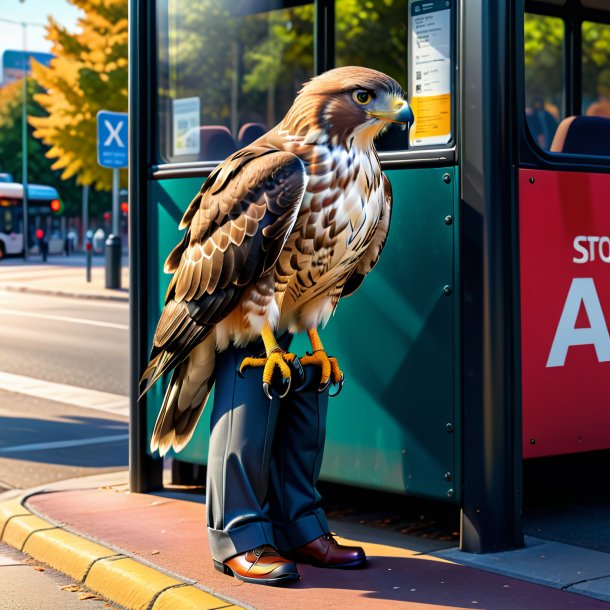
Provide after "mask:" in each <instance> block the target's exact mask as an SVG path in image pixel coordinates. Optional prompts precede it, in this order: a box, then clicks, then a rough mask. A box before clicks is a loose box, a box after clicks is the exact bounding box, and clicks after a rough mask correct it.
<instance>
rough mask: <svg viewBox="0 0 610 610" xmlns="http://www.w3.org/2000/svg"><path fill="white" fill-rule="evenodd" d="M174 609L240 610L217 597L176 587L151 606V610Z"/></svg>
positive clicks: (164, 592)
mask: <svg viewBox="0 0 610 610" xmlns="http://www.w3.org/2000/svg"><path fill="white" fill-rule="evenodd" d="M176 608H184V609H186V608H192V609H193V610H195V609H197V610H217V609H220V608H222V610H240V606H234V605H232V604H230V603H229V602H223V601H222V600H220V599H218V598H217V597H214V596H213V595H210V594H209V593H206V592H205V591H202V590H201V589H197V588H195V587H177V588H175V589H168V590H167V591H163V593H161V595H159V597H157V599H156V600H155V603H154V604H153V606H152V610H175V609H176Z"/></svg>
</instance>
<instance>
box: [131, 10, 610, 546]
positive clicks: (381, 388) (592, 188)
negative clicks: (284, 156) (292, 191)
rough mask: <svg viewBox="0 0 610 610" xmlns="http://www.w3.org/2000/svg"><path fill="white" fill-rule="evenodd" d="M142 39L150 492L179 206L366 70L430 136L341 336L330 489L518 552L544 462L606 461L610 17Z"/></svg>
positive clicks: (334, 347) (488, 17) (137, 285)
mask: <svg viewBox="0 0 610 610" xmlns="http://www.w3.org/2000/svg"><path fill="white" fill-rule="evenodd" d="M130 28H131V43H130V45H131V46H130V53H131V60H130V69H131V85H130V96H131V97H130V113H131V120H130V126H131V134H130V138H131V139H130V146H131V148H130V154H131V158H130V172H131V174H130V176H131V177H130V192H131V193H132V195H133V198H132V201H133V204H132V205H131V206H130V223H131V225H130V226H131V247H132V252H131V256H132V259H131V260H132V266H131V274H132V275H131V303H132V325H131V328H132V370H131V378H132V392H131V402H132V438H131V456H130V468H131V487H132V489H133V490H134V491H144V490H147V489H153V488H155V487H158V486H159V485H161V473H162V466H163V463H162V460H160V459H159V458H158V456H157V455H154V454H151V453H150V451H149V449H148V439H149V438H150V433H151V430H152V425H153V423H154V421H155V418H156V415H157V413H158V410H159V407H160V404H161V400H162V395H163V390H164V388H163V387H162V385H163V384H157V386H158V387H154V388H153V389H152V390H151V391H150V392H149V393H148V394H147V395H146V396H145V397H144V398H143V399H142V400H141V401H140V402H138V380H139V378H140V375H141V373H142V371H143V370H144V368H145V366H146V363H147V360H148V350H149V348H150V344H151V338H152V336H153V333H154V329H155V326H156V322H157V320H158V317H159V313H160V311H161V308H162V307H163V304H164V296H165V291H166V288H167V285H168V282H169V277H168V276H167V275H165V274H164V273H163V271H162V269H163V262H164V260H165V258H166V257H167V255H168V254H169V252H170V251H171V249H172V248H173V247H174V245H175V244H176V243H178V241H179V240H180V239H181V233H180V232H179V231H178V224H179V221H180V218H181V215H182V213H183V211H184V210H185V208H186V206H188V204H189V202H190V201H191V200H192V198H193V196H194V195H195V194H196V193H197V191H198V190H199V188H200V187H201V184H202V183H203V182H204V181H205V179H206V177H207V176H208V175H209V174H210V173H211V172H212V171H213V169H214V167H215V166H216V165H217V164H218V163H219V162H220V161H221V160H222V159H224V158H225V157H226V156H227V155H229V154H231V153H232V152H234V151H236V150H238V149H239V148H241V147H242V146H245V145H247V144H248V143H249V142H251V141H252V140H253V139H255V138H256V137H258V136H259V135H260V134H262V133H264V132H265V131H266V130H267V129H269V128H270V127H272V126H274V125H275V124H276V123H277V122H278V121H279V120H280V119H281V118H282V116H283V114H284V113H285V112H286V110H287V109H288V108H289V107H290V105H291V103H292V101H293V99H294V96H295V95H296V93H297V91H298V90H299V88H300V86H301V84H302V83H303V82H304V81H305V80H307V79H308V78H309V77H311V76H313V75H315V74H319V73H321V72H324V71H326V70H328V69H331V68H333V67H336V66H344V65H362V66H366V67H370V68H375V69H378V70H381V71H382V72H385V73H387V74H389V75H391V76H392V77H394V78H395V79H396V80H397V81H398V82H399V83H400V84H401V86H402V87H403V88H404V90H405V91H407V93H408V96H409V100H410V103H411V106H412V108H413V111H414V114H415V123H414V125H413V127H412V129H411V130H410V133H409V134H408V135H407V134H406V133H404V132H400V131H398V130H397V131H390V132H388V133H387V134H386V135H385V136H384V137H383V138H382V139H381V140H380V141H379V143H378V151H379V157H380V160H381V163H382V167H383V169H384V171H385V172H386V174H387V176H388V178H389V179H390V182H391V183H392V189H393V193H394V205H393V217H392V226H391V229H390V234H389V239H388V242H387V245H386V248H385V250H384V253H383V256H382V257H381V260H380V262H379V264H378V266H377V267H376V268H375V270H374V273H372V274H370V276H369V277H367V279H366V281H365V282H364V283H363V286H362V288H361V289H360V290H359V291H358V294H357V295H355V296H354V297H353V298H352V299H349V300H345V302H343V301H342V302H341V303H340V305H339V308H338V311H337V314H336V316H335V317H334V318H333V319H332V320H331V321H330V323H329V325H328V326H327V328H326V329H325V331H324V340H325V345H327V346H328V349H329V351H330V352H332V353H333V355H335V356H337V357H338V359H339V361H340V362H341V363H342V367H343V368H344V371H345V376H346V380H348V381H346V384H345V388H344V390H343V392H342V393H341V395H340V396H339V397H337V398H335V399H333V400H332V402H331V404H330V406H329V416H328V433H327V443H326V450H325V455H324V462H323V467H322V476H323V477H324V478H325V479H326V480H329V481H335V482H340V483H346V484H350V485H356V486H360V487H363V488H367V489H379V490H390V491H393V492H398V493H402V494H408V495H412V496H417V497H425V498H432V499H435V500H439V501H443V502H446V503H449V504H450V505H453V506H454V507H456V509H459V511H460V514H461V531H460V545H461V548H462V549H463V550H466V551H472V552H490V551H495V550H500V549H506V548H514V547H518V546H521V545H522V544H523V531H522V522H521V514H522V503H523V499H522V477H523V474H522V473H523V471H524V466H526V465H527V464H528V463H534V462H535V463H538V464H545V463H546V462H545V460H548V459H550V458H553V457H554V456H566V455H576V454H587V455H592V456H594V457H595V456H606V457H607V455H608V451H609V450H610V336H609V333H608V325H609V323H610V199H609V198H608V196H607V194H608V193H609V192H610V114H605V112H606V110H607V108H608V107H609V106H610V55H609V54H608V49H610V2H608V1H607V0H536V1H534V0H531V1H530V0H355V1H353V2H342V1H341V0H336V1H334V0H316V1H306V0H254V1H250V2H245V1H241V0H201V1H199V2H197V3H189V4H188V5H185V4H184V3H179V2H177V0H154V1H146V2H145V1H144V0H131V18H130ZM364 320H365V321H366V323H363V321H364ZM355 328H357V329H358V332H357V333H354V329H355ZM295 341H296V346H294V351H296V352H297V353H299V352H304V351H305V350H306V343H304V342H303V343H301V339H300V338H297V339H296V340H295ZM293 345H294V344H293ZM388 355H390V358H389V359H388ZM380 362H383V363H384V364H383V366H380V365H379V363H380ZM208 411H209V409H208ZM208 430H209V412H208V413H207V414H206V413H205V412H204V416H203V418H202V421H201V422H200V424H199V427H198V429H197V431H196V433H195V436H194V438H193V440H192V441H191V442H190V444H189V445H188V446H187V447H186V448H185V449H184V450H183V451H182V452H181V453H180V454H178V455H177V456H174V459H175V460H177V461H176V462H175V463H183V464H187V465H188V464H194V465H197V466H199V465H201V466H203V465H205V462H206V453H207V435H208ZM600 459H601V458H600ZM600 463H602V462H600Z"/></svg>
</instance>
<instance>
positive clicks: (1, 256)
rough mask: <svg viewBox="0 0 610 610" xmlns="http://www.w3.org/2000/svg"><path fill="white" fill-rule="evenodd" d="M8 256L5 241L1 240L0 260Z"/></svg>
mask: <svg viewBox="0 0 610 610" xmlns="http://www.w3.org/2000/svg"><path fill="white" fill-rule="evenodd" d="M5 256H6V250H5V248H4V242H3V241H0V261H1V260H2V259H3V258H4V257H5Z"/></svg>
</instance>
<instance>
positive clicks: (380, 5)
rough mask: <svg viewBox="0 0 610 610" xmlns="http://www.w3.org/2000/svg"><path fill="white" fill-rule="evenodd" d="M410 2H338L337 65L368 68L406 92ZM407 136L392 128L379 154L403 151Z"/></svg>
mask: <svg viewBox="0 0 610 610" xmlns="http://www.w3.org/2000/svg"><path fill="white" fill-rule="evenodd" d="M407 22H408V0H350V1H349V2H345V1H344V0H337V2H335V28H336V42H335V64H336V65H337V66H338V67H339V66H365V67H367V68H373V69H374V70H380V71H381V72H385V73H386V74H389V75H390V76H391V77H392V78H394V79H396V81H398V83H399V84H400V86H401V87H402V88H403V89H404V90H405V91H407V54H408V48H407ZM407 146H408V141H407V135H406V133H405V132H403V131H401V130H400V127H398V126H392V127H391V128H390V130H389V131H388V132H387V133H386V134H385V136H384V137H383V138H381V140H380V141H379V142H378V143H377V148H378V149H379V150H401V149H405V148H407Z"/></svg>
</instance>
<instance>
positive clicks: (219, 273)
mask: <svg viewBox="0 0 610 610" xmlns="http://www.w3.org/2000/svg"><path fill="white" fill-rule="evenodd" d="M412 119H413V116H412V114H411V111H410V109H409V107H408V104H407V103H406V101H405V100H404V93H403V92H402V91H401V89H400V87H399V85H398V84H397V83H396V82H395V81H394V80H393V79H391V78H390V77H388V76H386V75H385V74H382V73H380V72H376V71H374V70H369V69H366V68H356V67H348V68H338V69H335V70H331V71H330V72H327V73H325V74H323V75H321V76H318V77H316V78H314V79H312V80H311V81H309V82H308V83H307V84H306V85H305V86H304V87H303V89H302V90H301V91H300V92H299V95H298V96H297V98H296V99H295V102H294V104H293V106H292V107H291V108H290V110H289V111H288V113H287V114H286V116H285V118H284V119H283V120H282V121H281V122H280V124H279V125H277V126H276V127H275V128H273V129H272V130H271V131H269V132H268V133H267V134H265V135H264V136H262V137H261V138H259V139H258V140H257V141H256V142H254V143H253V144H252V145H250V146H248V147H246V148H244V149H242V150H240V151H238V152H237V153H235V154H233V155H231V156H230V157H229V158H228V159H227V160H225V161H224V162H223V163H221V164H220V165H219V166H218V167H217V168H216V170H215V171H214V172H213V173H212V174H211V175H210V176H209V178H208V179H207V180H206V181H205V182H204V184H203V186H202V188H201V190H200V192H199V193H198V194H197V195H196V197H195V198H194V199H193V201H192V202H191V204H190V206H189V207H188V209H187V211H186V212H185V214H184V217H183V219H182V222H181V225H180V227H181V228H184V229H186V234H185V236H184V239H183V240H182V242H180V244H178V245H177V246H176V248H175V249H174V250H173V251H172V253H171V254H170V255H169V257H168V258H167V261H166V264H165V271H166V272H168V273H173V277H172V280H171V282H170V285H169V288H168V291H167V295H166V300H165V307H164V309H163V312H162V314H161V317H160V319H159V323H158V325H157V329H156V332H155V336H154V340H153V347H152V351H151V358H150V363H149V365H148V367H147V369H146V371H145V372H144V374H143V376H142V382H143V383H144V384H145V385H144V391H146V390H147V389H148V388H149V387H150V386H151V385H152V384H153V383H154V382H155V381H157V380H158V379H159V377H160V376H161V375H163V374H164V373H165V372H167V371H170V370H171V369H174V372H173V375H172V378H171V380H170V383H169V386H168V388H167V391H166V394H165V399H164V401H163V405H162V408H161V412H160V414H159V417H158V419H157V422H156V425H155V429H154V432H153V436H152V439H151V449H152V450H153V451H154V450H156V449H159V451H160V453H161V454H162V455H163V454H164V453H165V452H167V451H168V450H169V449H170V448H171V447H172V446H173V447H174V449H175V450H177V451H179V450H180V449H182V448H183V447H184V446H185V445H186V443H187V442H188V440H189V439H190V437H191V436H192V433H193V429H194V427H195V424H196V423H197V421H198V419H199V416H200V415H201V412H202V410H203V408H204V406H205V402H206V400H207V397H208V395H209V392H210V390H211V387H212V385H213V382H214V366H215V353H216V350H222V349H224V348H225V347H226V346H227V345H228V344H229V342H230V341H234V342H235V343H236V344H238V345H245V344H247V343H249V342H250V341H252V340H254V339H255V338H257V337H258V336H259V335H260V332H261V328H262V327H263V324H265V323H269V325H270V326H271V328H273V329H280V330H284V329H289V330H290V331H291V332H300V331H303V330H306V329H315V328H317V327H318V326H320V325H324V324H325V323H326V322H327V321H328V318H329V317H330V315H331V314H332V312H333V311H334V309H335V308H336V306H337V303H338V301H339V299H340V298H341V296H346V295H348V294H351V293H352V292H353V291H354V290H356V289H357V287H358V286H359V285H360V283H361V282H362V280H363V278H364V276H365V275H366V274H367V273H368V272H369V271H370V270H371V269H372V268H373V267H374V265H375V264H376V262H377V260H378V258H379V255H380V254H381V250H382V249H383V245H384V243H385V239H386V237H387V233H388V228H389V223H390V214H391V208H392V193H391V188H390V183H389V181H388V180H387V178H386V177H385V175H384V174H382V172H381V169H380V166H379V159H378V157H377V154H376V152H375V149H374V147H373V140H374V138H375V137H376V136H378V135H379V134H380V133H381V132H382V131H383V130H384V128H385V127H386V126H387V125H388V123H389V122H390V121H394V122H407V121H409V122H410V121H412Z"/></svg>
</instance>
